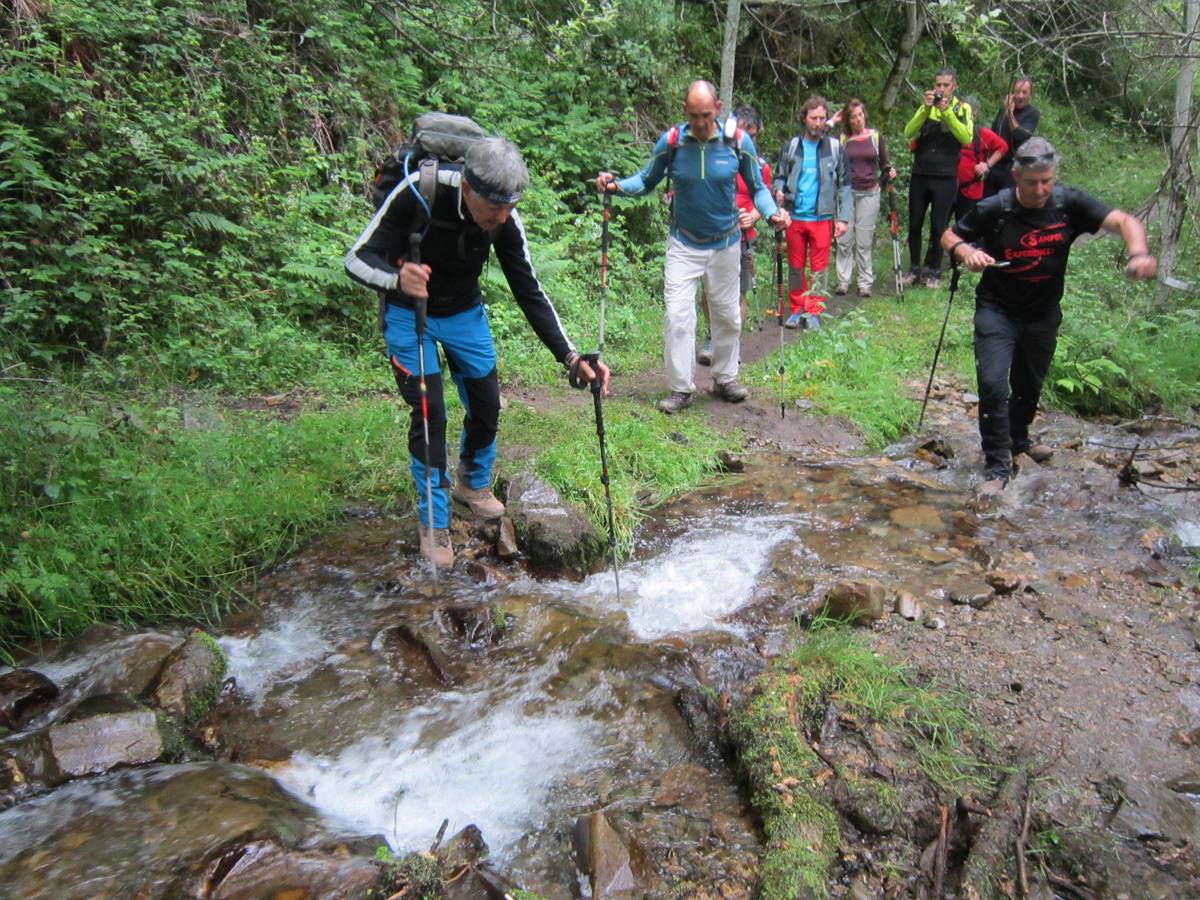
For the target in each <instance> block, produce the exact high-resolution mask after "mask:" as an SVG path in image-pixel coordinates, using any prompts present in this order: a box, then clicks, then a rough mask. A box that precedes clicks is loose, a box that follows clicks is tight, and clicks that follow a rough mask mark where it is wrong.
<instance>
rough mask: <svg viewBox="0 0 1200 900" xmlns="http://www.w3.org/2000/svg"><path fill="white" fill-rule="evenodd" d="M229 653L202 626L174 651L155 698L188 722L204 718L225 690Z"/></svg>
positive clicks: (166, 711)
mask: <svg viewBox="0 0 1200 900" xmlns="http://www.w3.org/2000/svg"><path fill="white" fill-rule="evenodd" d="M224 678H225V654H224V653H222V652H221V648H220V647H218V646H217V642H216V641H215V640H213V639H212V637H210V636H209V635H208V634H206V633H204V632H203V631H201V630H200V629H199V628H196V629H193V631H192V633H191V634H189V635H188V637H187V640H185V641H184V642H183V643H182V644H180V645H179V646H178V647H176V648H175V649H174V650H172V651H171V655H170V656H168V657H167V660H166V662H164V663H163V666H162V670H161V671H160V672H159V674H158V683H157V684H156V685H155V686H154V702H155V703H156V704H158V708H159V709H161V710H162V711H163V712H165V713H168V714H169V715H172V716H175V717H176V718H178V719H181V720H183V721H187V722H195V721H197V720H198V719H200V718H201V717H202V716H203V715H204V714H205V713H206V712H208V709H209V707H211V706H212V705H213V703H215V702H216V700H217V697H218V696H219V695H220V693H221V682H222V680H223V679H224Z"/></svg>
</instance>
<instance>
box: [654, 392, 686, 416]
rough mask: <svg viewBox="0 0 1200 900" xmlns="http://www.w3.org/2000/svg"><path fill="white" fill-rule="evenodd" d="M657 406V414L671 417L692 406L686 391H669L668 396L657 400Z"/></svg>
mask: <svg viewBox="0 0 1200 900" xmlns="http://www.w3.org/2000/svg"><path fill="white" fill-rule="evenodd" d="M657 405H658V411H659V412H664V413H666V414H667V415H668V416H672V415H674V414H675V413H677V412H679V411H680V410H682V409H687V408H688V407H689V406H691V405H692V395H691V394H690V393H689V392H688V391H671V393H670V395H669V396H666V397H663V398H662V399H661V400H659V401H658V404H657Z"/></svg>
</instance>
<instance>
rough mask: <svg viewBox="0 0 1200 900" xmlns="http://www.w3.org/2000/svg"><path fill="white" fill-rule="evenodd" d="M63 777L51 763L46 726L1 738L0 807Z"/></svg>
mask: <svg viewBox="0 0 1200 900" xmlns="http://www.w3.org/2000/svg"><path fill="white" fill-rule="evenodd" d="M64 780H65V778H64V777H63V776H62V773H60V772H59V771H58V769H57V768H56V767H55V765H54V756H53V754H51V752H50V736H49V735H48V734H47V733H46V729H44V728H43V729H41V730H40V731H34V732H29V733H27V734H20V735H17V736H16V737H12V738H8V739H7V740H5V741H3V742H0V809H4V808H6V807H9V806H11V805H12V804H14V803H18V802H20V801H21V800H24V799H25V798H26V797H28V796H30V795H31V794H36V793H38V792H39V791H42V790H45V789H46V788H50V787H54V786H55V785H58V784H61V783H62V782H63V781H64Z"/></svg>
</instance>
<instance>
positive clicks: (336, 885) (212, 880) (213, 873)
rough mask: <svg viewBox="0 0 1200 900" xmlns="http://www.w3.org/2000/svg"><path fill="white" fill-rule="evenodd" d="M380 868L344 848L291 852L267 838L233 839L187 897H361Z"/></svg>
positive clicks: (372, 883) (376, 877)
mask: <svg viewBox="0 0 1200 900" xmlns="http://www.w3.org/2000/svg"><path fill="white" fill-rule="evenodd" d="M379 875H380V870H379V867H378V866H377V865H375V863H373V862H372V861H371V860H370V859H366V858H364V857H355V856H351V855H350V854H349V852H348V851H347V849H346V848H345V847H344V846H341V847H334V848H332V849H330V850H327V851H321V850H294V849H288V848H287V847H284V846H282V845H280V844H279V843H278V842H276V841H275V840H271V839H266V840H258V841H251V842H250V843H236V844H235V845H234V846H231V847H228V848H226V849H224V850H223V851H222V852H220V853H218V854H216V856H215V858H213V859H212V860H211V861H210V862H209V863H208V864H207V865H206V866H205V867H204V871H203V872H202V873H201V874H200V875H199V876H198V877H197V878H196V879H195V881H194V883H193V885H194V886H193V890H194V891H196V893H193V894H189V895H188V896H196V897H206V898H211V900H226V898H228V900H233V898H241V897H276V898H285V897H286V898H296V900H301V898H309V897H328V898H330V900H335V898H336V900H340V898H350V897H359V896H363V892H365V891H366V890H367V889H368V888H370V887H372V886H373V885H374V884H375V882H376V881H377V880H378V878H379Z"/></svg>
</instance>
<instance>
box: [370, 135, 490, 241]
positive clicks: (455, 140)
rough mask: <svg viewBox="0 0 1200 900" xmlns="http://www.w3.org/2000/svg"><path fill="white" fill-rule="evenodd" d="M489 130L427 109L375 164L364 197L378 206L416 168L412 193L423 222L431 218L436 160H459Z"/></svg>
mask: <svg viewBox="0 0 1200 900" xmlns="http://www.w3.org/2000/svg"><path fill="white" fill-rule="evenodd" d="M485 137H490V135H489V133H488V132H487V131H485V130H484V129H483V127H482V126H481V125H480V124H479V123H478V122H476V121H475V120H474V119H471V118H468V117H467V116H456V115H453V114H451V113H444V112H428V113H425V114H424V115H421V116H418V117H417V121H416V123H415V124H414V125H413V130H412V136H411V137H410V138H409V139H408V140H407V141H405V142H404V143H403V144H401V145H400V146H398V147H397V148H396V149H395V150H393V151H392V152H391V153H390V154H388V156H387V158H386V159H384V160H383V161H382V162H381V163H380V164H379V165H378V166H376V167H375V177H374V179H372V181H371V184H370V186H369V187H368V189H367V196H368V197H369V198H370V200H371V204H372V206H373V207H374V208H375V209H379V207H380V206H382V205H383V202H384V201H385V200H387V198H388V195H389V194H391V193H392V191H393V190H395V189H396V185H398V184H400V183H401V182H403V181H404V180H405V179H406V178H408V177H409V176H411V175H412V173H413V172H414V171H415V172H417V173H418V180H417V188H418V190H417V191H415V192H414V194H415V196H416V198H417V206H418V208H420V211H421V214H422V215H423V217H424V219H425V222H426V223H428V222H429V221H430V220H431V219H432V218H433V201H434V197H435V196H436V195H437V184H438V179H437V169H438V163H441V162H453V163H461V162H462V161H463V159H464V158H465V157H466V155H467V149H468V148H469V147H470V146H471V145H472V144H473V143H475V142H476V141H478V140H480V139H481V138H485Z"/></svg>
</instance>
